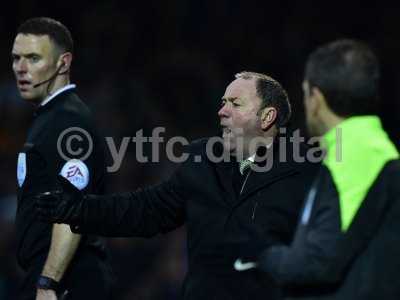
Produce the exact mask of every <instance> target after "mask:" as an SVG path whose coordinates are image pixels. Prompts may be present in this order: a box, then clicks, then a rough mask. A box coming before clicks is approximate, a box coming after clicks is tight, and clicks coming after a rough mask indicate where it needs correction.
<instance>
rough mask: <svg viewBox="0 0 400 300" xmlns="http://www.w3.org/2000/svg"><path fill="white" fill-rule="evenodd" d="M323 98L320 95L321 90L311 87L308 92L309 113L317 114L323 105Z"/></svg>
mask: <svg viewBox="0 0 400 300" xmlns="http://www.w3.org/2000/svg"><path fill="white" fill-rule="evenodd" d="M325 103H326V101H325V96H324V94H322V92H321V90H320V89H319V88H318V87H312V88H311V90H310V97H309V99H308V105H309V108H310V112H311V113H312V114H313V115H316V114H318V112H319V111H320V110H321V108H323V106H324V105H325Z"/></svg>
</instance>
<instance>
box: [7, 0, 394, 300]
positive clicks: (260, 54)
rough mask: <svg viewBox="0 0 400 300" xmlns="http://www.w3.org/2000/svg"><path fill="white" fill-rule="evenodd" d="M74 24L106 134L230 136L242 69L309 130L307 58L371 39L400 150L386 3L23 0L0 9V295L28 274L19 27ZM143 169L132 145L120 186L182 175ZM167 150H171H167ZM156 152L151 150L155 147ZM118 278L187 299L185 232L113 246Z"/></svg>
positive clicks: (81, 88) (135, 287)
mask: <svg viewBox="0 0 400 300" xmlns="http://www.w3.org/2000/svg"><path fill="white" fill-rule="evenodd" d="M36 16H48V17H52V18H55V19H58V20H60V21H61V22H63V23H64V24H65V25H66V26H67V27H68V28H69V29H70V30H71V32H72V34H73V37H74V40H75V57H74V62H73V68H72V82H73V83H76V84H77V85H78V92H79V94H80V96H81V97H82V99H84V100H85V101H86V102H87V103H88V105H89V106H90V107H91V109H92V111H93V113H94V115H95V117H96V120H97V123H98V126H99V128H100V132H101V133H102V135H104V136H109V137H113V138H114V139H115V141H116V143H117V145H119V143H120V141H121V139H122V137H124V136H130V137H133V136H135V135H136V132H137V131H138V130H140V129H143V130H144V135H150V134H151V130H152V129H153V128H154V127H157V126H163V127H165V128H166V133H165V134H163V137H164V138H165V139H166V140H167V139H168V137H172V136H177V135H179V136H184V137H186V138H187V139H188V140H193V139H197V138H200V137H204V136H211V135H215V134H217V133H218V130H219V128H218V118H217V115H216V113H217V110H218V107H219V102H220V98H221V96H222V95H223V93H224V90H225V88H226V86H227V84H229V82H230V81H231V80H232V79H233V76H234V74H235V73H237V72H240V71H243V70H251V71H257V72H262V73H266V74H269V75H271V76H272V77H274V78H276V79H277V80H278V81H280V82H281V83H282V84H283V86H284V87H285V88H286V89H287V91H288V93H289V96H290V98H291V101H292V105H293V110H294V117H293V120H292V126H293V128H298V127H300V128H302V129H304V111H303V106H302V92H301V82H302V75H303V68H304V63H305V60H306V58H307V55H308V54H309V53H310V52H311V51H312V50H313V49H314V48H315V47H316V46H318V45H320V44H322V43H325V42H329V41H332V40H334V39H337V38H343V37H346V38H357V39H362V40H364V41H366V42H367V43H369V44H370V45H371V46H372V47H373V48H374V49H375V51H376V53H377V55H378V57H379V59H380V61H381V63H382V74H383V76H382V77H383V78H382V89H381V91H382V93H381V94H382V99H381V102H380V115H381V116H382V120H383V123H384V125H385V127H386V128H387V130H388V132H389V133H390V135H391V137H392V138H393V140H394V141H395V143H396V145H398V144H399V143H398V140H399V137H400V133H399V130H398V126H397V123H398V121H399V119H400V115H399V111H400V105H399V101H398V98H399V91H400V89H399V79H400V78H399V74H400V73H399V71H398V68H399V66H400V64H399V62H400V37H399V25H400V21H399V19H400V17H399V15H398V9H397V7H396V6H395V5H394V4H391V5H390V4H389V2H384V1H379V2H376V3H375V4H370V3H367V2H365V1H347V2H341V1H318V2H317V1H313V2H308V1H271V2H269V1H262V2H261V1H260V2H251V1H239V0H229V1H228V0H216V1H200V0H198V1H195V0H192V1H189V0H186V1H184V0H177V1H161V0H159V1H155V0H147V1H137V2H130V3H123V2H118V3H117V2H113V3H111V1H110V2H106V1H98V2H96V3H90V2H85V1H80V2H62V1H59V2H55V1H30V2H26V1H14V2H12V3H11V2H8V4H7V6H4V5H3V6H2V8H1V11H0V36H1V37H2V40H1V45H0V57H1V59H0V166H1V171H0V299H14V298H15V296H14V295H15V290H16V289H17V283H18V280H19V278H20V276H21V273H20V271H19V270H18V268H17V267H16V263H15V258H14V247H15V245H14V233H13V220H14V214H15V205H16V203H15V201H16V200H15V190H16V172H15V170H16V157H17V153H18V152H19V150H20V148H21V146H22V144H23V142H24V139H25V135H26V130H27V129H28V127H29V124H30V122H31V115H32V112H33V107H31V106H30V105H29V104H27V103H24V102H23V101H22V100H20V98H19V96H18V93H17V90H16V87H15V82H14V78H13V74H12V71H11V56H10V52H11V47H12V43H13V39H14V36H15V31H16V29H17V26H18V25H19V24H20V23H21V22H23V21H24V20H26V19H27V18H29V17H36ZM163 149H164V148H163V147H161V150H162V151H161V152H162V153H161V155H160V156H161V162H160V163H147V164H140V163H138V162H137V161H136V156H135V145H134V144H133V143H131V144H130V145H129V147H128V154H127V155H126V157H125V158H124V160H123V163H122V167H121V169H120V170H119V171H118V172H116V173H113V174H110V177H109V184H108V190H109V191H124V190H128V189H135V188H138V187H140V186H144V185H147V184H153V183H156V182H158V181H159V180H162V179H166V178H168V176H169V175H170V174H171V173H172V172H173V170H174V168H175V167H176V166H175V165H173V164H172V163H170V162H168V160H167V159H166V158H165V154H163ZM164 150H165V149H164ZM145 151H146V152H145V153H146V154H147V155H150V153H151V148H149V147H145ZM108 242H109V245H110V249H111V253H112V258H113V264H114V267H115V270H116V273H117V276H118V279H119V280H118V289H117V292H118V296H117V298H116V299H122V300H123V299H176V298H177V294H178V292H179V288H180V285H181V282H182V278H183V275H184V273H185V271H186V270H185V268H186V265H185V235H184V229H181V230H179V231H176V232H174V233H170V234H168V235H166V236H160V237H157V238H155V239H152V240H142V239H135V238H132V239H110V240H109V241H108Z"/></svg>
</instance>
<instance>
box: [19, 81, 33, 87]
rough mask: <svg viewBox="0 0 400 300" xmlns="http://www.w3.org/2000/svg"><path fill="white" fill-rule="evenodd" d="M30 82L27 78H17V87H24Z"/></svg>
mask: <svg viewBox="0 0 400 300" xmlns="http://www.w3.org/2000/svg"><path fill="white" fill-rule="evenodd" d="M30 84H31V82H30V81H29V80H18V87H19V88H20V89H26V88H28V86H29V85H30Z"/></svg>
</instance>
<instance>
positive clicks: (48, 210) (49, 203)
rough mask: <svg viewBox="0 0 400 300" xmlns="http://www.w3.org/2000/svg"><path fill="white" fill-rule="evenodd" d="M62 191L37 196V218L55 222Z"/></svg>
mask: <svg viewBox="0 0 400 300" xmlns="http://www.w3.org/2000/svg"><path fill="white" fill-rule="evenodd" d="M60 194H61V191H58V190H57V191H47V192H44V193H40V194H38V195H36V196H35V209H36V216H37V218H38V219H39V220H40V221H44V222H53V217H54V212H55V209H56V207H57V205H58V203H59V200H60Z"/></svg>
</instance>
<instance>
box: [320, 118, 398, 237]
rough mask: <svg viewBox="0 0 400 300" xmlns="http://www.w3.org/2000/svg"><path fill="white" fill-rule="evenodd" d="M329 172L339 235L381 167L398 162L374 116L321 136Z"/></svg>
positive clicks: (338, 127)
mask: <svg viewBox="0 0 400 300" xmlns="http://www.w3.org/2000/svg"><path fill="white" fill-rule="evenodd" d="M323 142H324V147H325V149H326V151H327V153H326V157H325V158H324V161H323V163H324V165H325V166H326V167H327V168H328V169H329V171H330V173H331V175H332V178H333V181H334V183H335V186H336V189H337V191H338V194H339V205H340V214H341V225H342V231H344V232H345V231H347V229H348V228H349V226H350V224H351V222H352V220H353V218H354V216H355V215H356V213H357V210H358V208H359V207H360V205H361V203H362V201H363V200H364V198H365V196H366V195H367V193H368V191H369V189H370V187H371V186H372V185H373V183H374V181H375V180H376V178H377V177H378V175H379V173H380V172H381V170H382V168H383V167H384V165H385V164H386V163H387V162H388V161H390V160H393V159H398V158H399V153H398V151H397V150H396V147H395V146H394V145H393V143H392V142H391V141H390V139H389V137H388V136H387V134H386V132H385V131H384V130H383V128H382V125H381V122H380V119H379V118H378V117H377V116H359V117H351V118H348V119H346V120H345V121H343V122H342V123H340V124H339V125H338V126H336V127H334V128H332V129H330V130H329V131H328V132H327V133H326V134H325V135H324V136H323Z"/></svg>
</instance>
